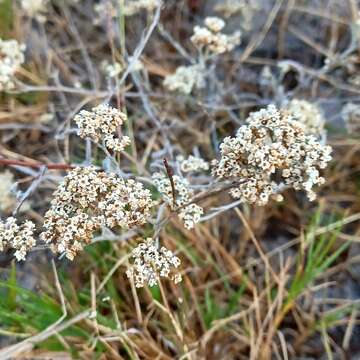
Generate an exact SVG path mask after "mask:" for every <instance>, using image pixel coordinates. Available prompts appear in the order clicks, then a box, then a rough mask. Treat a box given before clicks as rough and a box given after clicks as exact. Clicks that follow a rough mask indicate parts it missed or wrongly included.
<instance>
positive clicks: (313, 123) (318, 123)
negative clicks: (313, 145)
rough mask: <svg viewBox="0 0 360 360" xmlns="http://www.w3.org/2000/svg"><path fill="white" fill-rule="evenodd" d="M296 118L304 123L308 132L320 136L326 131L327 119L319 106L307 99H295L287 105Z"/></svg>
mask: <svg viewBox="0 0 360 360" xmlns="http://www.w3.org/2000/svg"><path fill="white" fill-rule="evenodd" d="M286 109H287V110H288V111H290V112H291V114H292V115H293V117H294V118H295V120H297V121H299V123H301V124H303V125H304V130H305V132H306V133H307V134H312V135H315V136H317V137H320V136H321V135H322V134H323V133H324V126H325V119H324V117H323V115H322V113H321V111H320V110H319V108H318V107H317V106H316V105H315V104H312V103H309V102H308V101H306V100H298V99H293V100H291V101H290V102H289V104H288V105H287V106H286Z"/></svg>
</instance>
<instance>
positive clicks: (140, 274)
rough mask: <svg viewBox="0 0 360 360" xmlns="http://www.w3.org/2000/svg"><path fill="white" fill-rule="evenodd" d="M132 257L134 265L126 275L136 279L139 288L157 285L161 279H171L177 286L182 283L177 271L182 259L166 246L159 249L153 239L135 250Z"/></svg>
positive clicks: (149, 239)
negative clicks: (146, 285)
mask: <svg viewBox="0 0 360 360" xmlns="http://www.w3.org/2000/svg"><path fill="white" fill-rule="evenodd" d="M132 257H133V259H134V263H133V264H132V265H131V266H130V267H129V269H128V270H127V271H126V275H127V277H128V278H133V279H134V281H135V286H136V287H138V288H140V287H143V286H144V285H145V284H148V285H149V286H154V285H156V284H157V282H158V278H159V277H165V278H169V279H170V280H172V281H174V283H175V284H177V283H179V282H180V281H181V274H180V273H178V272H177V271H176V269H177V268H178V267H179V266H180V259H179V258H178V257H177V256H175V255H174V254H173V253H172V251H171V250H168V249H166V248H165V247H164V246H162V247H161V248H160V249H159V248H158V246H157V245H156V243H155V241H154V240H153V239H151V238H148V239H146V240H145V241H144V242H143V243H141V244H140V245H138V246H137V247H136V248H134V249H133V251H132Z"/></svg>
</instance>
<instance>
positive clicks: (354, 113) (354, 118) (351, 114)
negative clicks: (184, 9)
mask: <svg viewBox="0 0 360 360" xmlns="http://www.w3.org/2000/svg"><path fill="white" fill-rule="evenodd" d="M341 114H342V117H343V119H344V121H345V126H346V130H347V131H348V132H349V133H350V134H351V133H359V132H360V105H358V104H354V103H348V104H346V105H345V106H344V107H343V109H342V111H341Z"/></svg>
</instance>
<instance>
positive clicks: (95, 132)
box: [74, 104, 130, 152]
mask: <svg viewBox="0 0 360 360" xmlns="http://www.w3.org/2000/svg"><path fill="white" fill-rule="evenodd" d="M126 120H127V116H126V114H124V113H123V112H121V111H119V110H118V109H115V108H112V107H110V106H109V105H104V104H101V105H98V106H96V107H95V108H93V109H92V110H91V111H87V110H81V111H80V112H79V113H78V114H77V115H76V116H75V118H74V121H75V123H76V124H77V126H78V127H79V131H78V134H79V136H80V137H82V138H90V139H92V140H93V141H94V142H96V143H99V142H100V140H102V141H103V142H104V145H105V146H106V148H108V149H111V150H113V151H117V152H119V151H123V150H124V148H125V147H126V146H127V145H129V144H130V138H129V137H128V136H122V137H121V138H118V137H115V135H114V134H115V133H116V132H117V130H119V128H120V126H121V125H122V124H123V123H124V122H125V121H126Z"/></svg>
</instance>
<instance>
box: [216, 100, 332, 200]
mask: <svg viewBox="0 0 360 360" xmlns="http://www.w3.org/2000/svg"><path fill="white" fill-rule="evenodd" d="M220 152H221V158H220V160H219V161H215V162H214V169H213V174H214V175H215V176H217V177H219V178H225V179H236V180H237V181H238V183H239V185H238V186H237V187H236V188H234V189H232V190H230V193H231V195H232V196H233V197H234V198H238V199H241V200H242V201H243V202H248V203H256V204H259V205H264V204H266V203H267V202H268V200H269V198H270V197H271V196H275V195H277V193H278V192H279V191H280V190H281V189H282V187H283V186H284V185H287V186H290V187H292V188H294V189H295V190H305V191H306V193H307V196H308V198H309V199H310V200H314V198H315V197H316V195H315V193H314V191H313V190H312V189H313V186H314V185H320V184H323V183H324V181H325V180H324V178H322V177H321V176H320V171H319V170H320V169H324V168H325V167H326V166H327V163H328V162H329V161H330V159H331V156H330V153H331V147H330V146H325V145H322V144H321V143H319V141H318V140H317V139H316V137H315V136H313V135H307V134H306V133H305V131H304V127H303V126H302V125H301V124H300V123H299V122H298V121H297V120H295V119H294V118H293V117H292V116H291V115H290V114H289V113H288V112H283V111H279V110H278V109H277V108H276V107H275V106H274V105H269V106H268V107H267V108H266V109H262V110H260V111H257V112H254V113H251V114H250V116H249V118H248V119H247V124H246V125H243V126H241V127H240V128H239V130H238V132H237V134H236V136H235V137H227V138H225V139H224V141H223V142H222V144H221V145H220Z"/></svg>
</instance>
